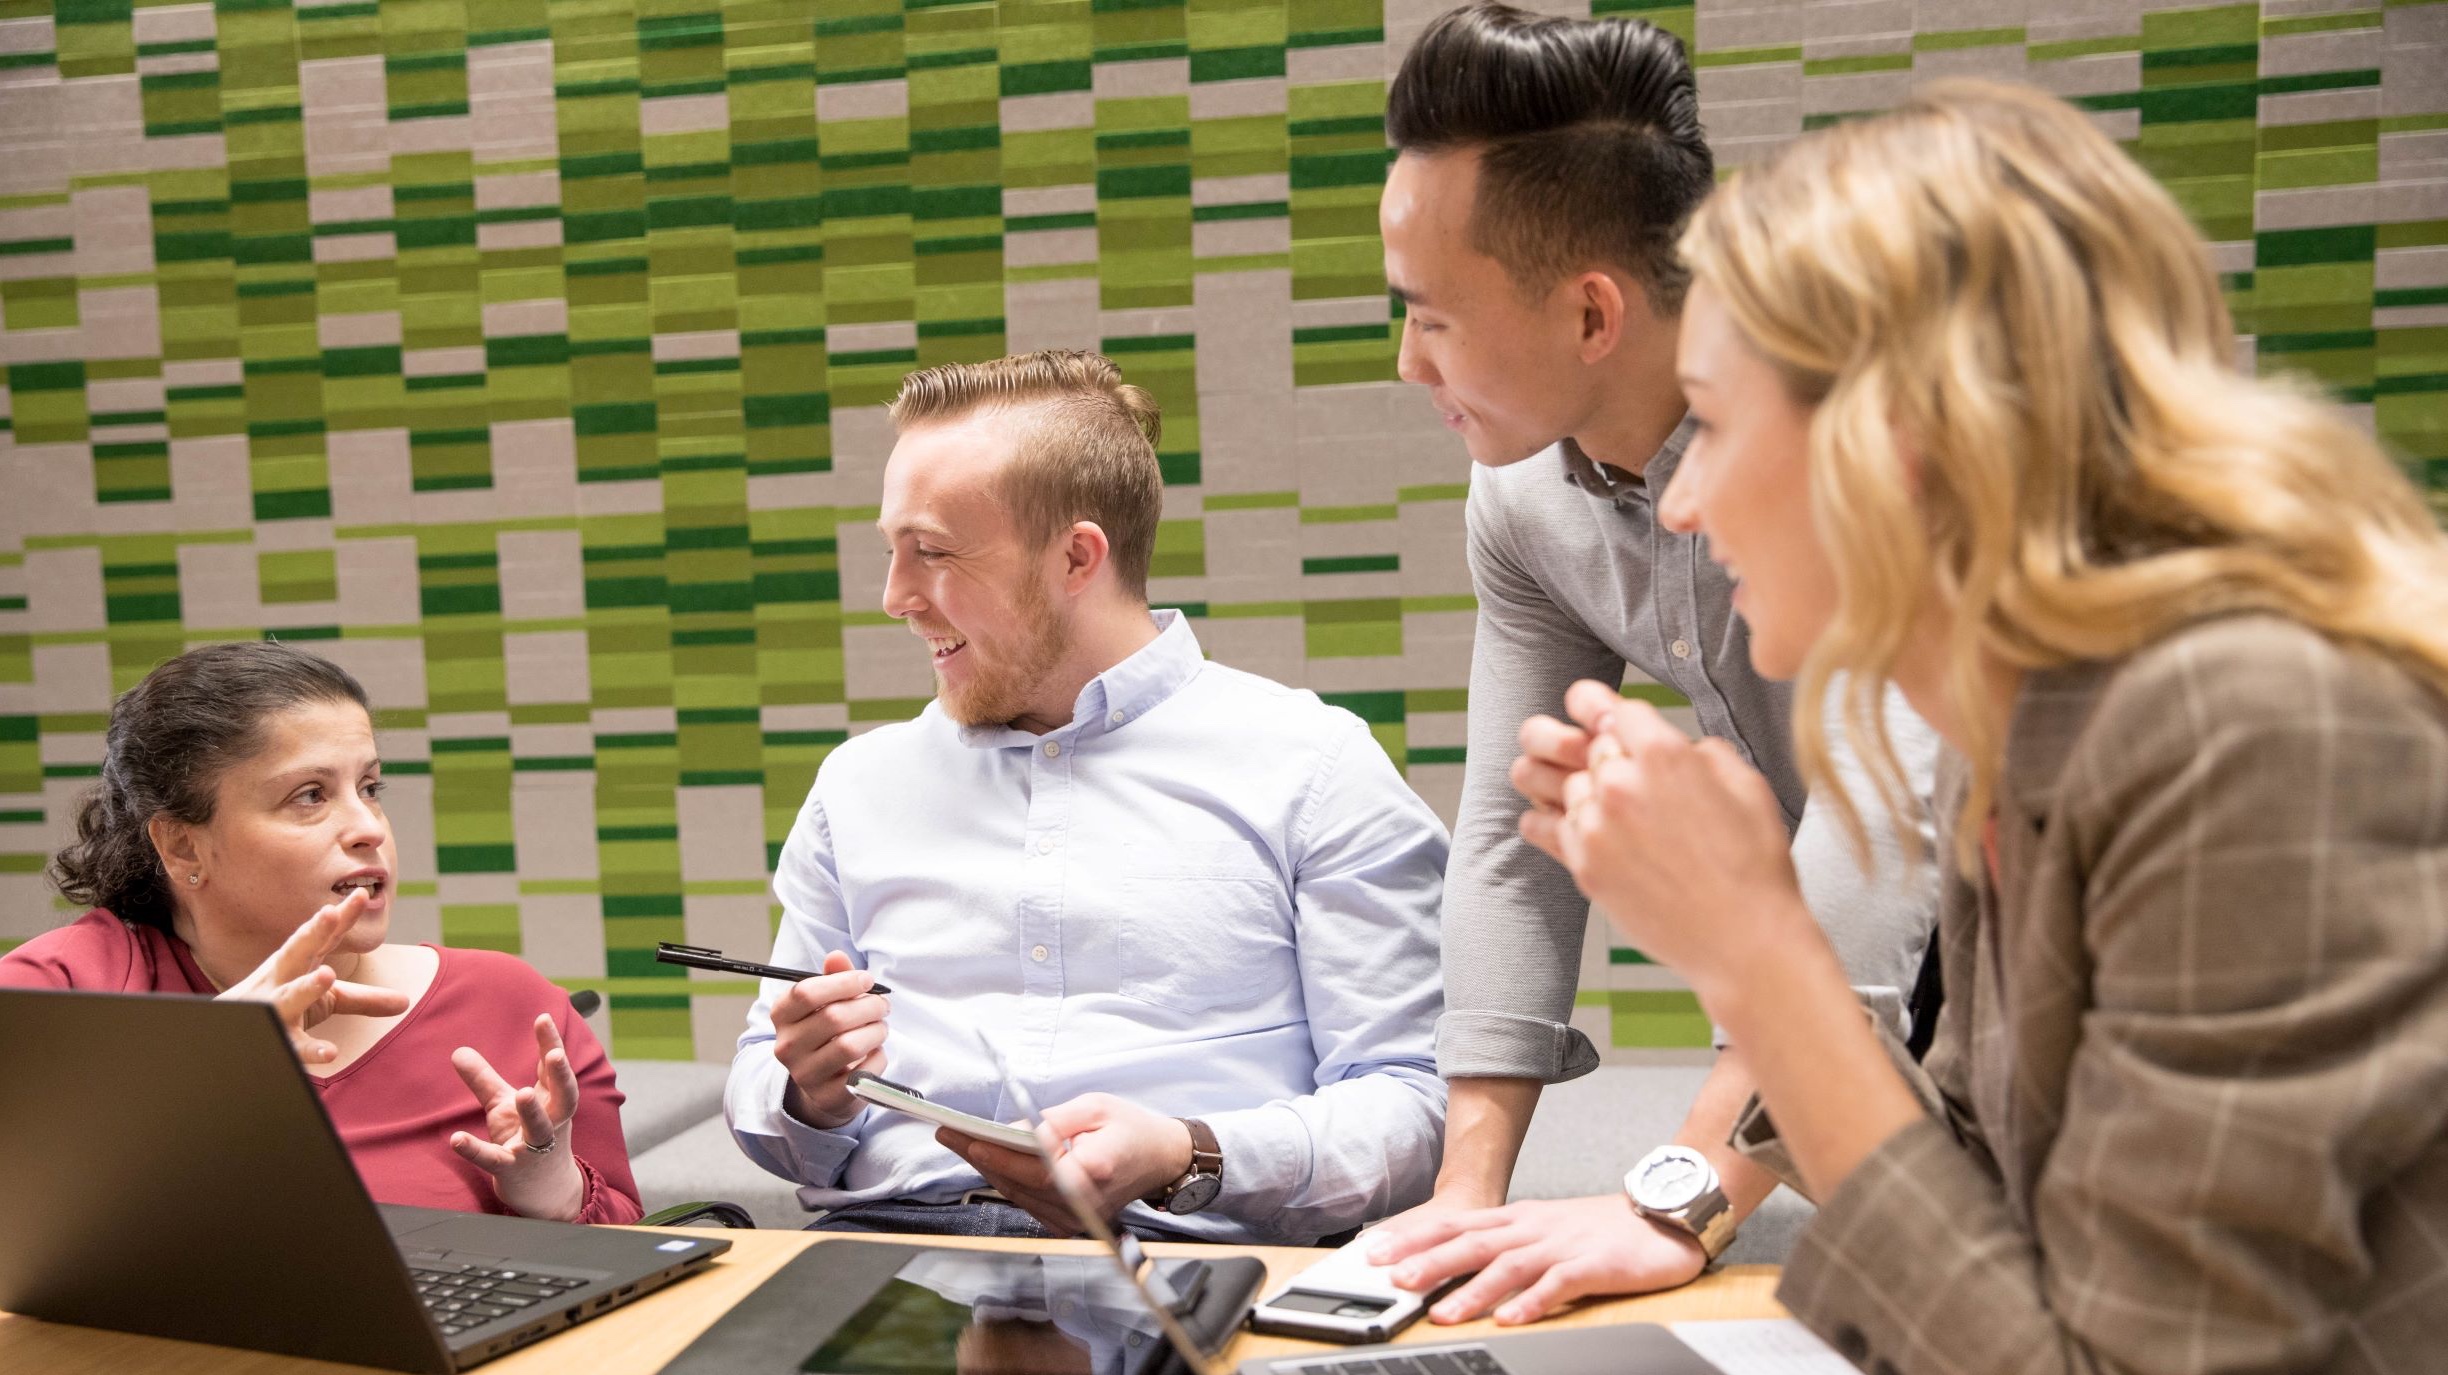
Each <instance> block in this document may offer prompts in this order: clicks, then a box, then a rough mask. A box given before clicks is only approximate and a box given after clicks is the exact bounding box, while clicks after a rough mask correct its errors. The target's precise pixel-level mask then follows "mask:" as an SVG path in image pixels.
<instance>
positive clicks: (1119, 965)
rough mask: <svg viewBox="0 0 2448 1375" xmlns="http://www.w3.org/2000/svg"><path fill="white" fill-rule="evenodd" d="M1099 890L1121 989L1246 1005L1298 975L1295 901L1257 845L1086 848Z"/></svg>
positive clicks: (1180, 1007) (1186, 1003)
mask: <svg viewBox="0 0 2448 1375" xmlns="http://www.w3.org/2000/svg"><path fill="white" fill-rule="evenodd" d="M1079 858H1080V859H1081V860H1082V861H1084V869H1085V872H1083V873H1079V874H1077V875H1075V878H1074V881H1075V882H1084V883H1087V884H1089V885H1092V886H1093V888H1094V889H1095V890H1096V891H1097V892H1099V893H1100V894H1101V898H1102V900H1101V901H1100V902H1099V903H1098V904H1097V906H1098V907H1100V908H1101V909H1102V911H1101V913H1100V916H1101V917H1102V919H1103V920H1105V921H1108V922H1110V923H1111V930H1112V938H1113V951H1114V969H1115V976H1116V983H1115V988H1116V991H1118V992H1119V993H1121V995H1122V996H1123V997H1125V998H1129V999H1132V1000H1133V1001H1136V1002H1142V1003H1148V1004H1152V1005H1154V1006H1156V1007H1161V1008H1167V1009H1170V1010H1172V1011H1175V1012H1186V1013H1203V1012H1214V1011H1218V1010H1223V1009H1230V1008H1236V1007H1246V1006H1250V1005H1253V1004H1256V1003H1258V1002H1261V1001H1263V1000H1265V999H1266V998H1268V997H1271V996H1273V995H1275V994H1276V993H1278V992H1280V991H1281V990H1283V989H1285V988H1287V987H1289V986H1291V985H1292V984H1294V983H1296V982H1297V980H1298V978H1299V964H1298V961H1297V960H1296V959H1295V958H1294V956H1295V950H1294V945H1293V940H1292V925H1291V900H1290V895H1289V894H1288V893H1287V892H1286V891H1285V886H1284V881H1283V878H1282V876H1281V875H1280V874H1279V873H1278V872H1277V871H1276V869H1275V867H1274V865H1273V864H1272V862H1270V860H1269V859H1268V858H1267V856H1266V853H1265V852H1264V851H1263V850H1261V849H1259V848H1258V847H1257V846H1255V845H1251V844H1247V843H1235V842H1205V841H1177V842H1167V843H1164V844H1149V845H1101V846H1096V847H1093V848H1091V849H1088V850H1086V851H1085V852H1083V853H1082V854H1081V855H1080V856H1079Z"/></svg>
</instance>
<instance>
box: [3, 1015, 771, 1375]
mask: <svg viewBox="0 0 2448 1375" xmlns="http://www.w3.org/2000/svg"><path fill="white" fill-rule="evenodd" d="M0 1047H6V1048H7V1049H6V1053H5V1054H0V1123H6V1124H7V1128H6V1129H5V1130H0V1208H5V1209H6V1210H7V1219H8V1220H7V1223H6V1224H5V1228H4V1230H5V1232H6V1234H7V1238H8V1239H7V1242H6V1244H5V1245H0V1310H6V1311H9V1312H12V1313H19V1314H23V1315H25V1316H27V1317H33V1318H41V1319H44V1320H46V1321H49V1322H62V1323H74V1324H77V1325H79V1326H84V1327H104V1328H111V1329H113V1330H116V1331H122V1332H140V1333H144V1334H146V1335H148V1336H155V1337H175V1338H178V1339H181V1340H184V1341H191V1342H212V1343H215V1344H217V1345H221V1346H234V1347H243V1348H246V1349H249V1350H256V1351H277V1352H280V1353H282V1354H285V1355H291V1356H307V1357H313V1358H316V1359H319V1360H327V1361H345V1362H350V1363H353V1364H357V1365H369V1366H377V1367H381V1368H383V1369H387V1370H407V1371H420V1372H432V1375H446V1373H447V1372H450V1371H456V1370H464V1369H466V1368H467V1367H469V1366H472V1365H475V1364H477V1363H478V1362H481V1361H486V1360H490V1359H491V1358H493V1357H495V1356H498V1355H501V1354H502V1353H503V1352H505V1351H509V1350H511V1349H512V1348H514V1347H519V1346H524V1345H526V1344H527V1343H529V1342H532V1341H535V1340H537V1339H538V1338H541V1337H545V1336H548V1335H550V1334H551V1333H554V1332H557V1331H559V1330H560V1329H562V1328H564V1327H567V1326H569V1325H570V1324H572V1323H576V1322H582V1321H584V1320H586V1319H588V1318H592V1317H594V1316H595V1315H597V1314H598V1313H602V1312H604V1311H605V1310H606V1309H610V1308H613V1307H616V1306H618V1305H620V1304H624V1303H627V1302H629V1301H630V1300H631V1299H634V1298H636V1297H638V1296H639V1295H641V1294H645V1293H649V1292H651V1291H653V1290H655V1289H658V1288H661V1287H662V1286H664V1285H666V1284H669V1283H671V1282H672V1281H673V1280H676V1279H680V1278H683V1277H685V1276H688V1275H692V1274H695V1273H696V1272H697V1271H699V1270H702V1269H704V1268H705V1266H706V1264H707V1262H709V1261H711V1260H712V1259H713V1258H714V1257H715V1256H717V1255H719V1254H721V1253H722V1252H724V1251H727V1250H729V1249H730V1248H731V1243H730V1242H728V1241H724V1240H722V1239H720V1238H719V1237H708V1236H704V1235H701V1234H696V1233H686V1232H682V1233H669V1234H666V1233H657V1232H627V1231H615V1230H611V1229H607V1228H597V1227H575V1226H569V1225H566V1224H563V1223H557V1222H537V1221H533V1220H531V1219H527V1218H514V1217H493V1216H488V1215H484V1214H471V1213H452V1212H439V1211H436V1210H433V1209H430V1208H402V1207H395V1206H391V1205H377V1204H376V1203H375V1202H374V1201H373V1200H372V1199H371V1198H369V1197H368V1196H367V1195H366V1191H365V1186H364V1184H362V1183H361V1182H359V1180H358V1178H357V1171H356V1168H355V1167H354V1166H352V1165H351V1164H350V1163H349V1158H348V1152H347V1150H346V1149H345V1148H344V1147H343V1146H342V1145H341V1143H340V1138H339V1136H338V1135H337V1134H336V1133H335V1132H334V1131H333V1130H332V1125H331V1119H330V1118H329V1117H326V1116H325V1115H324V1113H323V1105H322V1103H321V1101H320V1100H318V1099H317V1098H316V1096H315V1091H314V1087H313V1085H312V1084H310V1083H309V1082H308V1081H307V1078H306V1073H305V1071H304V1069H302V1068H301V1067H300V1066H299V1065H298V1063H297V1059H296V1057H295V1056H294V1055H293V1054H292V1053H291V1051H290V1049H289V1039H288V1036H287V1035H286V1034H285V1033H284V1032H283V1031H282V1029H281V1024H280V1019H279V1017H278V1015H277V1014H275V1013H274V1012H273V1010H272V1008H271V1006H270V1005H268V1004H264V1003H247V1002H216V1001H214V1000H212V999H208V998H191V997H179V996H171V995H137V994H118V993H82V992H53V991H26V990H9V989H0ZM434 1148H435V1149H436V1150H441V1149H444V1147H443V1144H442V1143H441V1142H440V1141H436V1142H435V1143H434Z"/></svg>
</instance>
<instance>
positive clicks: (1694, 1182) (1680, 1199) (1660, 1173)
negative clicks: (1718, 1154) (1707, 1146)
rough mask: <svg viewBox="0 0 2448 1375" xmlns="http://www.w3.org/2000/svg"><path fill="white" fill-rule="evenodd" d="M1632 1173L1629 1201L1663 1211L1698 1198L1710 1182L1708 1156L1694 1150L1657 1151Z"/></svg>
mask: <svg viewBox="0 0 2448 1375" xmlns="http://www.w3.org/2000/svg"><path fill="white" fill-rule="evenodd" d="M1632 1173H1633V1177H1632V1198H1633V1201H1634V1202H1637V1203H1639V1204H1640V1205H1641V1206H1642V1207H1644V1208H1654V1209H1656V1210H1658V1211H1659V1212H1666V1213H1671V1212H1673V1211H1674V1210H1676V1209H1678V1208H1681V1207H1683V1206H1685V1205H1686V1204H1688V1203H1690V1202H1691V1201H1692V1200H1693V1199H1695V1198H1698V1197H1699V1196H1700V1195H1701V1194H1702V1193H1704V1192H1706V1191H1707V1190H1708V1188H1709V1185H1710V1184H1711V1182H1712V1181H1711V1180H1710V1178H1709V1174H1710V1171H1709V1166H1708V1160H1707V1158H1706V1157H1704V1156H1702V1155H1701V1154H1700V1153H1699V1152H1698V1151H1684V1150H1673V1151H1659V1152H1657V1153H1655V1154H1653V1155H1651V1156H1650V1157H1649V1158H1648V1159H1647V1160H1644V1161H1642V1162H1641V1164H1640V1168H1639V1169H1637V1170H1635V1171H1633V1172H1632Z"/></svg>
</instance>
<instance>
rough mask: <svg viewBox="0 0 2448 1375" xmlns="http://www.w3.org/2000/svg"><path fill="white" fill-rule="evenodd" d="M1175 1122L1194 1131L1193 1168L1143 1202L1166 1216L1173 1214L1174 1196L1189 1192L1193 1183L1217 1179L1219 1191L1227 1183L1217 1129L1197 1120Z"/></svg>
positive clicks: (1192, 1138)
mask: <svg viewBox="0 0 2448 1375" xmlns="http://www.w3.org/2000/svg"><path fill="white" fill-rule="evenodd" d="M1174 1120H1175V1121H1177V1122H1179V1123H1181V1124H1182V1125H1183V1126H1184V1127H1186V1128H1188V1129H1189V1131H1190V1168H1189V1169H1188V1170H1185V1171H1183V1172H1182V1174H1181V1177H1180V1178H1178V1179H1175V1180H1174V1181H1173V1182H1172V1183H1170V1184H1167V1185H1166V1186H1164V1187H1163V1188H1161V1189H1159V1190H1157V1191H1156V1193H1155V1194H1154V1196H1152V1197H1150V1198H1147V1199H1143V1200H1141V1201H1142V1202H1145V1203H1146V1204H1147V1205H1148V1206H1149V1207H1152V1208H1155V1209H1157V1210H1159V1211H1163V1212H1169V1211H1171V1208H1170V1205H1171V1204H1172V1202H1173V1197H1174V1195H1176V1194H1178V1193H1180V1192H1181V1191H1182V1190H1183V1189H1185V1188H1188V1187H1189V1185H1190V1182H1191V1181H1192V1180H1195V1179H1201V1178H1207V1179H1213V1180H1215V1181H1216V1183H1217V1185H1218V1186H1219V1187H1220V1186H1221V1185H1222V1184H1223V1181H1224V1145H1223V1143H1222V1142H1220V1141H1218V1140H1216V1134H1215V1129H1214V1128H1213V1127H1210V1126H1208V1125H1207V1124H1206V1123H1204V1122H1201V1121H1200V1120H1198V1119H1197V1118H1195V1117H1180V1118H1175V1119H1174Z"/></svg>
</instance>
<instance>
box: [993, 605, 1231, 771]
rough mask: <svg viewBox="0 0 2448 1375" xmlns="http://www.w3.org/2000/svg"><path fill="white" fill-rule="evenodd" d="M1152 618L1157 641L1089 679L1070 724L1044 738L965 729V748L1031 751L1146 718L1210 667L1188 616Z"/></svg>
mask: <svg viewBox="0 0 2448 1375" xmlns="http://www.w3.org/2000/svg"><path fill="white" fill-rule="evenodd" d="M1148 619H1149V620H1151V621H1154V622H1155V623H1156V638H1155V639H1153V640H1150V641H1148V643H1147V644H1146V645H1144V646H1143V647H1141V648H1140V650H1139V652H1138V653H1136V654H1133V655H1131V656H1130V657H1129V658H1127V659H1124V660H1123V661H1122V662H1120V663H1118V664H1115V665H1114V666H1113V667H1112V668H1109V669H1107V670H1105V671H1104V672H1103V673H1100V674H1098V675H1097V676H1095V677H1094V678H1091V679H1089V680H1088V685H1087V686H1086V687H1083V688H1081V689H1080V694H1079V697H1078V698H1077V699H1076V700H1075V701H1073V702H1072V704H1071V720H1070V722H1069V724H1067V725H1064V726H1061V727H1059V728H1057V729H1055V730H1051V731H1048V732H1046V733H1045V734H1043V735H1032V734H1030V733H1029V732H1027V731H1024V730H1020V729H1017V728H1015V727H1013V726H1010V725H993V726H962V727H960V738H961V743H962V744H964V745H968V746H970V747H971V748H973V749H1011V748H1014V747H1018V748H1022V749H1027V748H1032V747H1034V746H1036V745H1038V744H1039V743H1041V742H1043V741H1047V740H1054V739H1061V738H1065V737H1069V736H1073V735H1095V734H1101V733H1110V732H1112V731H1117V730H1120V729H1122V728H1123V727H1124V726H1127V725H1129V724H1130V723H1131V722H1133V721H1136V720H1138V719H1139V718H1140V717H1142V716H1144V715H1146V714H1147V713H1148V712H1149V711H1151V710H1153V709H1154V708H1155V707H1156V706H1157V704H1159V703H1161V702H1163V701H1164V700H1165V699H1166V698H1168V697H1170V696H1172V695H1173V694H1174V693H1176V692H1179V691H1181V689H1182V687H1183V685H1185V684H1187V683H1188V682H1189V681H1190V680H1191V679H1192V678H1195V677H1197V676H1198V672H1199V670H1200V669H1202V668H1204V667H1206V665H1207V654H1206V651H1205V650H1202V649H1200V648H1199V642H1198V636H1196V635H1194V634H1192V633H1191V631H1190V618H1189V617H1187V616H1184V615H1183V614H1182V613H1181V612H1179V611H1176V610H1172V609H1170V608H1167V609H1165V610H1161V611H1150V612H1149V613H1148Z"/></svg>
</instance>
